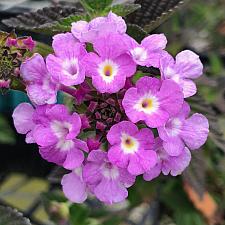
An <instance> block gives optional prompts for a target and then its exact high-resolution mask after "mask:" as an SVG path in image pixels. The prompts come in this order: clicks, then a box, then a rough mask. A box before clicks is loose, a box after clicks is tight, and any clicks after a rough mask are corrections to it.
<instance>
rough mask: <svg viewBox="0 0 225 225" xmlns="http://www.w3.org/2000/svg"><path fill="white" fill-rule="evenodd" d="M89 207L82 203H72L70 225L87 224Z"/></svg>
mask: <svg viewBox="0 0 225 225" xmlns="http://www.w3.org/2000/svg"><path fill="white" fill-rule="evenodd" d="M88 215H89V209H88V208H87V207H85V206H84V205H79V204H73V205H72V206H71V207H70V222H71V225H89V222H88Z"/></svg>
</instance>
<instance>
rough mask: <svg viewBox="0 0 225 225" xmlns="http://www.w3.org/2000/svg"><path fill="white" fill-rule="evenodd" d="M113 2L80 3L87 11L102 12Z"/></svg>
mask: <svg viewBox="0 0 225 225" xmlns="http://www.w3.org/2000/svg"><path fill="white" fill-rule="evenodd" d="M112 2H113V0H95V1H93V0H80V3H81V4H82V5H83V7H84V8H85V9H86V10H87V11H91V12H94V11H100V12H101V11H103V10H104V9H105V8H106V7H108V6H110V5H111V4H112Z"/></svg>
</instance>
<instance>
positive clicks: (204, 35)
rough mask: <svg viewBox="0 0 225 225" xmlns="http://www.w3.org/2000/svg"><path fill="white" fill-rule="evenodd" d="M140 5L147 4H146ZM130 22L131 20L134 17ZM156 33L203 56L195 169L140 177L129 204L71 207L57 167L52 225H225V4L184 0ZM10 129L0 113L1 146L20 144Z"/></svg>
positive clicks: (49, 204) (50, 198)
mask: <svg viewBox="0 0 225 225" xmlns="http://www.w3.org/2000/svg"><path fill="white" fill-rule="evenodd" d="M136 2H137V3H139V4H142V3H143V4H144V2H145V1H136ZM146 13H147V12H146ZM130 18H131V20H132V14H131V17H130ZM139 25H140V26H141V25H142V24H139ZM154 32H155V33H160V32H163V33H165V34H166V36H167V37H168V47H167V50H168V51H169V52H171V53H172V54H173V55H176V54H177V53H178V52H179V51H181V50H184V49H187V48H188V49H191V50H193V51H195V52H197V53H198V54H199V55H200V57H201V59H202V62H203V63H204V68H205V69H204V75H203V76H202V77H201V78H200V79H199V80H198V81H197V83H198V94H197V96H194V97H192V98H190V103H191V105H192V109H193V111H198V112H202V113H204V114H206V116H207V117H208V119H209V121H210V138H209V139H208V141H207V143H206V144H205V145H204V146H203V147H202V149H201V151H196V152H194V153H193V159H192V162H191V165H190V167H189V168H188V169H187V170H186V171H185V172H184V174H183V175H182V176H178V177H169V176H167V177H165V176H161V177H159V178H157V179H156V180H153V181H152V182H145V181H143V179H142V178H141V177H138V178H137V182H136V183H135V185H134V186H133V187H131V188H130V189H129V198H128V200H127V201H126V202H124V203H122V204H118V205H113V206H103V205H101V204H100V203H99V202H98V201H96V200H95V199H92V198H90V199H89V200H87V201H86V202H85V204H82V205H78V204H71V203H69V202H68V201H67V200H66V199H65V198H64V196H63V194H62V192H61V191H60V186H59V185H58V183H59V181H60V178H61V176H62V174H63V173H64V172H65V171H61V169H60V168H55V169H54V170H53V171H52V172H51V173H50V175H49V176H48V179H49V182H50V183H51V187H52V189H51V191H50V192H46V193H44V194H43V195H42V201H43V204H44V206H45V209H46V211H47V212H48V214H49V217H50V219H51V221H52V222H53V223H55V224H57V225H67V224H71V225H129V224H130V225H207V224H208V225H216V224H218V225H219V224H221V225H224V224H225V219H224V218H225V157H224V154H225V67H224V65H225V1H224V0H192V1H188V2H186V1H185V4H184V6H183V7H181V9H179V10H178V11H177V12H176V13H175V14H173V16H171V17H170V19H168V20H167V21H166V22H165V23H163V24H162V25H161V26H160V27H159V28H157V29H156V30H154V31H153V33H154ZM1 100H2V99H1ZM10 126H11V125H9V124H8V117H5V116H4V115H3V114H0V143H3V144H10V145H13V144H15V143H16V138H15V136H16V135H15V131H14V130H13V129H12V128H11V127H12V126H11V127H10ZM1 150H2V149H1ZM16 150H18V149H16ZM2 151H3V150H2ZM4 151H7V149H4ZM9 163H10V161H9ZM53 190H54V191H53ZM34 224H35V223H34Z"/></svg>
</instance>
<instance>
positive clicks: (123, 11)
mask: <svg viewBox="0 0 225 225" xmlns="http://www.w3.org/2000/svg"><path fill="white" fill-rule="evenodd" d="M140 8H141V5H139V4H118V5H113V6H110V7H107V8H106V9H105V10H104V11H105V14H107V13H108V12H110V11H112V12H114V13H115V14H117V15H119V16H123V17H125V16H127V15H129V14H131V13H133V12H134V11H136V10H138V9H140Z"/></svg>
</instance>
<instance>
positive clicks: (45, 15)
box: [2, 4, 83, 34]
mask: <svg viewBox="0 0 225 225" xmlns="http://www.w3.org/2000/svg"><path fill="white" fill-rule="evenodd" d="M82 13H83V9H82V7H81V6H80V4H75V5H74V6H72V7H68V6H61V5H58V6H54V7H45V8H43V9H39V10H37V11H36V12H30V13H24V14H21V15H18V16H16V17H13V18H10V19H6V20H3V21H2V23H4V24H5V25H6V26H9V27H12V28H16V29H19V30H27V31H33V32H44V33H47V34H51V33H56V32H63V31H67V30H68V29H69V28H68V24H71V22H73V21H77V20H79V19H81V18H82ZM51 29H53V30H54V31H53V32H52V30H51Z"/></svg>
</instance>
